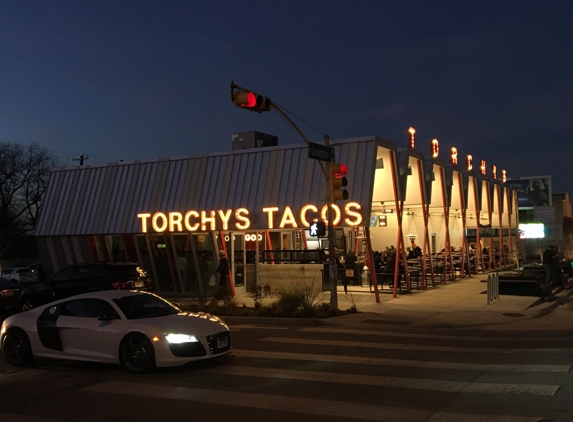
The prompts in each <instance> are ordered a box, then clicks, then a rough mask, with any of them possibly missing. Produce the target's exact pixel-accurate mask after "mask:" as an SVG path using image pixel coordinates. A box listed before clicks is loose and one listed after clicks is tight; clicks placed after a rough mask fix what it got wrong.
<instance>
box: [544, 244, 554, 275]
mask: <svg viewBox="0 0 573 422" xmlns="http://www.w3.org/2000/svg"><path fill="white" fill-rule="evenodd" d="M554 260H555V257H554V248H553V245H549V246H548V247H547V249H545V251H544V252H543V266H544V267H545V281H546V282H547V283H548V284H552V283H553V278H554V276H555V272H554V265H553V262H554Z"/></svg>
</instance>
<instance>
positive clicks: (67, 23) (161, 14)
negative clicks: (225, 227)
mask: <svg viewBox="0 0 573 422" xmlns="http://www.w3.org/2000/svg"><path fill="white" fill-rule="evenodd" d="M572 20H573V2H572V1H570V0H563V1H552V0H545V1H542V0H539V1H530V0H520V1H504V0H498V1H487V0H485V1H469V0H468V1H406V0H396V1H384V0H378V1H333V0H329V1H312V0H306V1H295V0H289V1H277V0H273V1H242V2H241V1H142V0H137V1H122V0H113V1H103V0H98V1H88V0H83V1H73V0H69V1H59V0H45V1H40V0H29V1H28V0H17V1H14V0H0V140H3V141H15V142H19V143H29V142H32V141H35V142H37V143H38V144H40V145H41V146H45V147H47V148H49V149H50V150H51V151H53V152H54V154H55V155H57V156H59V157H61V158H62V160H63V161H65V162H66V163H67V164H69V165H77V164H78V163H77V162H74V161H72V160H71V158H72V157H79V156H80V155H81V154H87V155H88V156H89V160H87V161H86V164H103V163H106V162H110V161H117V160H120V159H122V160H124V161H132V160H135V159H153V158H158V157H174V156H182V155H189V154H203V153H209V152H219V151H227V150H230V149H231V134H232V133H236V132H243V131H251V130H256V131H260V132H264V133H268V134H272V135H276V136H278V137H279V144H281V145H286V144H293V143H301V142H303V141H302V139H301V138H300V137H299V136H298V135H297V134H296V133H295V131H294V130H293V129H292V128H291V127H290V126H288V124H287V123H286V122H285V121H284V120H283V119H282V118H281V117H280V116H279V114H278V113H276V112H271V113H263V114H257V113H252V112H248V111H245V110H240V109H238V108H237V107H235V106H234V105H233V103H232V102H231V101H230V99H229V93H230V88H229V84H230V82H231V80H234V81H235V83H237V84H238V85H242V86H245V87H248V88H250V89H252V90H254V91H257V92H259V93H261V94H264V95H266V96H268V97H269V98H271V99H272V100H273V101H275V102H276V103H278V104H279V105H281V106H282V107H284V108H285V109H287V110H289V111H290V112H292V113H294V114H295V115H296V116H298V117H299V118H300V119H302V121H301V120H297V119H294V118H293V119H294V120H295V122H296V123H297V125H298V126H299V127H300V128H301V130H302V131H303V132H304V133H305V134H306V136H307V138H309V139H310V140H311V141H315V142H322V139H323V134H324V133H327V134H328V135H330V137H331V138H332V139H334V140H336V139H341V138H350V137H358V136H368V135H377V136H379V137H381V138H385V139H388V140H390V141H392V142H394V143H395V144H397V145H398V147H399V148H405V147H406V146H407V140H408V133H407V130H408V127H410V126H413V127H415V128H416V130H417V133H416V149H417V150H419V151H421V152H423V153H424V154H426V156H428V157H429V145H430V140H431V139H432V138H438V139H439V141H440V147H441V151H442V153H441V156H440V158H442V159H443V160H444V161H447V158H446V151H447V150H448V149H449V148H450V147H452V146H455V147H457V148H458V151H459V154H460V156H462V157H465V155H466V154H472V155H473V157H474V164H475V163H476V160H482V159H483V160H486V162H487V166H488V173H489V167H490V165H491V164H495V165H497V167H498V169H500V170H501V169H506V170H507V173H508V177H510V178H511V177H514V178H516V177H525V176H541V175H550V176H552V182H553V190H554V191H569V192H570V193H571V194H572V195H573V164H572V159H573V143H572V142H571V141H572V135H571V134H572V130H573V53H572V45H573V24H572V23H571V22H572ZM291 117H292V116H291ZM305 122H306V123H308V124H309V125H310V126H309V125H307V124H306V123H305Z"/></svg>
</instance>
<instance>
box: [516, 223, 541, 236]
mask: <svg viewBox="0 0 573 422" xmlns="http://www.w3.org/2000/svg"><path fill="white" fill-rule="evenodd" d="M517 233H518V235H519V238H520V239H543V238H544V237H545V225H544V224H543V223H528V224H521V223H520V224H519V228H518V230H517Z"/></svg>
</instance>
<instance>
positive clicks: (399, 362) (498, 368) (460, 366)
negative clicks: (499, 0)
mask: <svg viewBox="0 0 573 422" xmlns="http://www.w3.org/2000/svg"><path fill="white" fill-rule="evenodd" d="M233 355H235V356H238V357H249V358H269V359H288V360H304V361H322V362H336V363H351V364H362V365H386V366H401V367H410V368H433V369H454V370H461V371H495V372H502V371H505V372H568V371H569V369H570V368H571V365H515V364H494V363H492V364H485V363H483V364H482V363H457V362H430V361H425V360H424V361H419V360H404V359H385V358H370V357H369V358H365V357H355V356H338V355H320V354H312V353H288V352H265V351H260V350H242V349H233Z"/></svg>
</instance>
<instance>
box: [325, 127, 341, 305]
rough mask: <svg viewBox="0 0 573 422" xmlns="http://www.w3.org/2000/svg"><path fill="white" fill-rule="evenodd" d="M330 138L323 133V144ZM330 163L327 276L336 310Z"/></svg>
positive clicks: (327, 182)
mask: <svg viewBox="0 0 573 422" xmlns="http://www.w3.org/2000/svg"><path fill="white" fill-rule="evenodd" d="M329 141H330V138H329V137H328V135H324V145H326V146H328V145H329ZM330 165H331V163H328V167H329V170H328V171H327V172H326V186H327V187H328V212H327V217H328V277H329V281H330V308H331V309H335V310H338V282H337V275H338V268H336V256H335V250H334V244H335V243H336V235H335V232H334V226H333V221H334V219H333V216H332V204H333V203H334V200H333V192H332V184H331V183H330V178H331V177H332V174H331V172H330Z"/></svg>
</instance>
